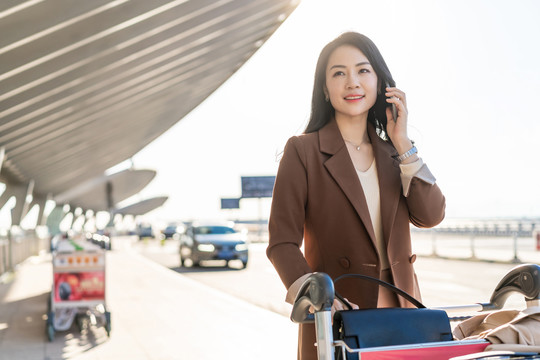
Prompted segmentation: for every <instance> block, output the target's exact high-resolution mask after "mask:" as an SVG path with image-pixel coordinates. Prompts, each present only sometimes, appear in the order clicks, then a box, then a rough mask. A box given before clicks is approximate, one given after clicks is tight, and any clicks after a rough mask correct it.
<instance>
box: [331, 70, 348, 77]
mask: <svg viewBox="0 0 540 360" xmlns="http://www.w3.org/2000/svg"><path fill="white" fill-rule="evenodd" d="M343 75H345V73H344V72H343V71H336V72H335V73H334V75H333V77H338V76H343Z"/></svg>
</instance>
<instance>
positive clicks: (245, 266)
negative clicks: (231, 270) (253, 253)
mask: <svg viewBox="0 0 540 360" xmlns="http://www.w3.org/2000/svg"><path fill="white" fill-rule="evenodd" d="M247 264H248V262H247V260H246V261H242V269H245V268H247Z"/></svg>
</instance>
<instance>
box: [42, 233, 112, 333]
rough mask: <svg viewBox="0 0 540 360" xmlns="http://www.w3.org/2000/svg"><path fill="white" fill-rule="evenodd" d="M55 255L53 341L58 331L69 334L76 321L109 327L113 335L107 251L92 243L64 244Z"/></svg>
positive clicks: (50, 309)
mask: <svg viewBox="0 0 540 360" xmlns="http://www.w3.org/2000/svg"><path fill="white" fill-rule="evenodd" d="M62 242H63V243H62V244H59V246H58V248H57V250H55V251H53V254H52V255H53V257H52V259H53V260H52V262H53V285H52V291H51V295H50V297H49V299H48V311H47V323H46V332H47V337H48V339H49V341H53V340H54V336H55V332H56V331H65V330H68V329H69V328H70V327H71V325H72V324H73V321H74V320H76V322H77V325H78V328H79V330H81V329H82V328H83V327H84V324H88V323H89V324H91V325H98V322H99V324H100V325H102V326H104V327H105V330H106V332H107V336H110V332H111V314H110V312H109V311H108V310H107V307H106V296H105V295H106V292H105V269H106V266H105V251H104V250H103V249H101V248H100V247H98V246H96V245H93V244H91V243H85V244H82V243H76V242H75V241H74V240H71V239H66V240H62Z"/></svg>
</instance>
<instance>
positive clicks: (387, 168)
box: [368, 125, 401, 245]
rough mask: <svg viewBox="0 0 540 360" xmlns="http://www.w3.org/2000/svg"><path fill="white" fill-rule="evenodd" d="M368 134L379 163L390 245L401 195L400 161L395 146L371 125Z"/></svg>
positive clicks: (385, 228) (384, 222)
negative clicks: (380, 135) (382, 137)
mask: <svg viewBox="0 0 540 360" xmlns="http://www.w3.org/2000/svg"><path fill="white" fill-rule="evenodd" d="M368 134H369V138H370V139H371V143H372V145H373V152H374V155H375V161H376V164H377V176H378V178H379V193H380V201H381V220H382V226H383V236H384V240H385V242H386V244H387V245H388V242H389V239H390V238H391V235H392V234H391V232H392V229H393V226H392V225H393V224H394V219H395V217H396V213H397V206H398V203H399V198H400V195H401V177H400V175H399V174H400V169H399V163H398V162H397V160H394V158H393V157H392V156H395V155H397V152H396V150H395V148H394V147H393V146H392V145H390V144H389V143H387V142H385V141H384V140H383V139H381V138H380V137H379V136H378V135H377V133H376V131H375V128H374V127H373V126H371V125H368Z"/></svg>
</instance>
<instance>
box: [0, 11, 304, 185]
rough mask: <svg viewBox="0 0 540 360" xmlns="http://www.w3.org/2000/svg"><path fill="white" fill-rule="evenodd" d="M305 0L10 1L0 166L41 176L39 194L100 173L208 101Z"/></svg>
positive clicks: (0, 56)
mask: <svg viewBox="0 0 540 360" xmlns="http://www.w3.org/2000/svg"><path fill="white" fill-rule="evenodd" d="M17 4H18V5H21V6H20V7H19V8H14V7H13V6H17ZM25 6H26V7H25ZM295 6H296V1H290V0H218V1H215V0H196V1H195V0H190V1H188V0H174V1H173V0H155V1H146V0H132V1H125V0H116V1H112V0H109V1H105V0H98V1H96V0H94V1H83V2H81V3H77V6H74V5H73V1H72V0H56V1H46V2H40V1H33V2H32V1H28V2H25V3H18V2H15V1H13V2H11V1H9V2H3V3H2V5H1V6H0V33H2V34H8V35H6V36H2V39H1V40H0V147H2V146H4V147H5V156H6V158H5V161H4V163H3V167H2V169H1V173H0V178H2V179H4V180H5V179H9V181H10V182H28V181H30V180H34V181H35V185H34V191H35V193H36V195H45V194H52V195H55V194H58V193H61V192H64V191H66V190H68V189H70V188H72V187H74V186H76V185H78V184H80V183H81V182H83V181H86V180H88V179H89V178H91V177H94V176H100V175H101V174H103V172H104V171H105V170H106V169H107V168H110V167H111V166H114V165H116V164H118V163H120V162H122V161H124V160H126V159H128V158H129V157H131V156H133V155H134V154H135V153H137V152H138V151H140V150H141V149H142V148H143V147H144V146H146V145H147V144H148V143H150V142H151V141H153V140H154V139H155V138H157V137H158V136H159V135H160V134H162V133H163V132H165V131H166V130H168V129H169V128H170V127H171V126H173V125H174V124H175V123H176V122H178V121H179V120H181V119H182V118H183V117H184V116H185V115H186V114H187V113H188V112H189V111H191V110H192V109H193V108H195V107H196V106H197V105H198V104H200V103H201V102H202V101H203V100H204V99H205V98H206V97H208V96H209V95H210V94H211V93H212V92H213V91H214V90H215V89H216V88H218V87H219V86H220V85H221V84H222V83H223V82H224V81H226V80H227V79H228V78H229V77H230V76H231V75H232V74H233V73H234V72H235V71H236V70H237V69H238V67H239V64H243V63H244V62H245V61H246V60H247V59H248V58H249V57H250V56H251V55H252V54H253V53H254V52H255V51H256V50H257V49H258V47H259V46H260V45H261V43H262V42H264V41H265V40H266V39H267V38H268V37H269V36H270V35H271V34H272V33H273V32H274V31H275V30H276V29H277V27H278V26H279V25H280V23H281V21H282V20H283V19H284V16H285V17H286V16H288V15H289V14H290V13H291V12H292V11H293V9H294V8H295ZM2 9H3V10H5V11H4V12H1V11H2ZM2 15H4V16H3V17H2ZM178 99H182V101H178Z"/></svg>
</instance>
